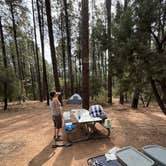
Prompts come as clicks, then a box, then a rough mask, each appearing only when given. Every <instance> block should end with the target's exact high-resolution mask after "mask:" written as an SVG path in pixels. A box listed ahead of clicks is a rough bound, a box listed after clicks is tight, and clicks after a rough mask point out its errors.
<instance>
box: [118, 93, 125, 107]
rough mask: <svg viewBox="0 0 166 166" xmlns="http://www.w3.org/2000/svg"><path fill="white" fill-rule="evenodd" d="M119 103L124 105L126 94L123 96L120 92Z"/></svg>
mask: <svg viewBox="0 0 166 166" xmlns="http://www.w3.org/2000/svg"><path fill="white" fill-rule="evenodd" d="M119 103H120V104H122V105H123V104H124V94H123V92H120V100H119Z"/></svg>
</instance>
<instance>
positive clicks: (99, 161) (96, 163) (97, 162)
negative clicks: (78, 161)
mask: <svg viewBox="0 0 166 166" xmlns="http://www.w3.org/2000/svg"><path fill="white" fill-rule="evenodd" d="M87 163H88V165H89V166H122V165H121V164H120V163H119V162H118V161H117V160H112V161H107V160H106V157H105V156H104V155H100V156H96V157H93V158H89V159H88V160H87Z"/></svg>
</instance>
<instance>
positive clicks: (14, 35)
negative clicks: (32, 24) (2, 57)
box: [10, 1, 22, 80]
mask: <svg viewBox="0 0 166 166" xmlns="http://www.w3.org/2000/svg"><path fill="white" fill-rule="evenodd" d="M10 12H11V15H12V24H13V37H14V43H15V49H16V55H17V64H18V76H19V79H20V80H22V75H21V64H20V55H19V50H18V42H17V31H16V24H15V17H14V11H13V2H12V1H11V2H10Z"/></svg>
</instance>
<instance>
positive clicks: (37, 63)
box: [32, 0, 43, 102]
mask: <svg viewBox="0 0 166 166" xmlns="http://www.w3.org/2000/svg"><path fill="white" fill-rule="evenodd" d="M34 10H35V9H34V1H33V0H32V13H33V26H34V36H35V54H36V65H37V67H36V68H37V71H36V72H37V81H38V91H39V100H40V102H42V101H43V96H42V85H41V76H40V66H39V53H38V46H37V36H36V21H35V13H34Z"/></svg>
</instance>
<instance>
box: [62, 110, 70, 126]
mask: <svg viewBox="0 0 166 166" xmlns="http://www.w3.org/2000/svg"><path fill="white" fill-rule="evenodd" d="M70 114H71V113H70V111H66V112H64V113H63V118H64V121H65V123H68V122H71V117H70Z"/></svg>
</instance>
